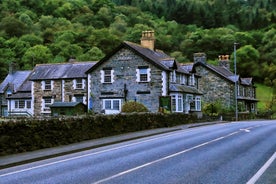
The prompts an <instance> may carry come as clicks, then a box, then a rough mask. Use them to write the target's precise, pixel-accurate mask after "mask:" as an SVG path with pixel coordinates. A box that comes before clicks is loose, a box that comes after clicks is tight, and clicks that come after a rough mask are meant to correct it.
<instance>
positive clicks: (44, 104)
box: [42, 97, 54, 112]
mask: <svg viewBox="0 0 276 184" xmlns="http://www.w3.org/2000/svg"><path fill="white" fill-rule="evenodd" d="M46 100H51V102H50V103H49V102H47V103H46ZM53 101H54V100H53V99H52V98H51V97H49V98H43V102H42V111H43V112H49V111H50V107H49V106H50V105H52V104H53Z"/></svg>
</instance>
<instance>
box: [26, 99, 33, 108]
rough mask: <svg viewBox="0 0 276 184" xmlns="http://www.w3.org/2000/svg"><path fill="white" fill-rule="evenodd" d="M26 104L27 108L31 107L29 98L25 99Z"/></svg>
mask: <svg viewBox="0 0 276 184" xmlns="http://www.w3.org/2000/svg"><path fill="white" fill-rule="evenodd" d="M26 105H27V109H30V108H31V105H32V103H31V101H30V100H27V101H26Z"/></svg>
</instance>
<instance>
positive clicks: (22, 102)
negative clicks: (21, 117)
mask: <svg viewBox="0 0 276 184" xmlns="http://www.w3.org/2000/svg"><path fill="white" fill-rule="evenodd" d="M24 108H25V100H19V109H24Z"/></svg>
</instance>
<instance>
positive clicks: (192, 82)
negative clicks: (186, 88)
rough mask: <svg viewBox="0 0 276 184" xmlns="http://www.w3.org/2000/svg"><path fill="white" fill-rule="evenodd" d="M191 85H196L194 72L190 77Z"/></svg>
mask: <svg viewBox="0 0 276 184" xmlns="http://www.w3.org/2000/svg"><path fill="white" fill-rule="evenodd" d="M189 85H190V86H194V85H195V75H194V74H192V75H191V76H190V77H189Z"/></svg>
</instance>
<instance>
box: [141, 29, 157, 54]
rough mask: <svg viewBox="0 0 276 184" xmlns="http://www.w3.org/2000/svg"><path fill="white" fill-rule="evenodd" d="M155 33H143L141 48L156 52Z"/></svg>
mask: <svg viewBox="0 0 276 184" xmlns="http://www.w3.org/2000/svg"><path fill="white" fill-rule="evenodd" d="M154 42H155V37H154V31H143V32H142V38H141V46H142V47H145V48H148V49H151V50H154Z"/></svg>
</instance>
